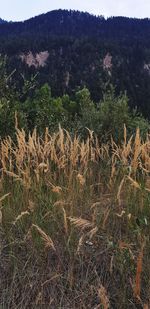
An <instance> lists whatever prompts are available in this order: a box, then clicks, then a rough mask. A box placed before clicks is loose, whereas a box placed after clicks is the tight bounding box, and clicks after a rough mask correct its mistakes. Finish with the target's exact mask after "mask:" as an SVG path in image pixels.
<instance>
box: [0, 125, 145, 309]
mask: <svg viewBox="0 0 150 309" xmlns="http://www.w3.org/2000/svg"><path fill="white" fill-rule="evenodd" d="M0 165H1V171H0V173H1V174H0V192H1V193H0V274H1V276H0V307H1V308H11V309H13V308H15V309H16V308H34V307H36V306H39V307H40V306H42V305H45V306H46V308H65V309H69V308H79V309H80V308H89V309H91V308H93V309H98V308H104V309H108V308H113V309H115V308H117V309H119V308H120V309H123V308H124V309H126V308H144V309H148V308H149V306H150V269H149V263H150V239H149V237H150V236H149V235H150V138H149V135H147V138H146V139H145V140H141V138H140V132H139V129H137V131H136V134H135V135H134V136H132V137H131V138H130V139H128V140H127V133H126V128H124V140H123V142H122V143H120V144H115V142H114V141H113V139H110V141H109V142H108V143H107V144H100V143H99V140H98V139H97V137H96V136H95V135H94V133H93V132H91V131H89V137H88V138H87V139H86V140H81V139H80V137H79V136H74V137H72V136H70V134H69V132H67V131H66V130H63V129H61V128H59V131H58V132H57V133H54V134H52V135H50V133H49V132H48V130H46V132H45V136H44V138H42V139H41V138H40V137H39V136H38V134H37V132H36V130H34V131H33V133H32V134H29V136H26V134H25V132H24V131H23V130H19V129H17V132H16V142H14V141H13V140H12V139H11V138H10V137H7V138H5V139H4V140H2V141H1V145H0Z"/></svg>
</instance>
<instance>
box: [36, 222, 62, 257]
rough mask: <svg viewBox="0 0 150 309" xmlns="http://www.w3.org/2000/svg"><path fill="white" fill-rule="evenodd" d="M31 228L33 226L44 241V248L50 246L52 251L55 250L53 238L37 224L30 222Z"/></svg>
mask: <svg viewBox="0 0 150 309" xmlns="http://www.w3.org/2000/svg"><path fill="white" fill-rule="evenodd" d="M32 228H34V229H35V230H36V231H37V232H38V233H39V234H40V236H41V238H42V239H43V241H44V243H45V247H46V248H51V249H52V250H53V251H56V248H55V246H54V243H53V240H52V239H51V237H50V236H49V235H47V234H46V233H45V232H44V231H43V230H42V229H41V228H40V227H39V226H38V225H36V224H32Z"/></svg>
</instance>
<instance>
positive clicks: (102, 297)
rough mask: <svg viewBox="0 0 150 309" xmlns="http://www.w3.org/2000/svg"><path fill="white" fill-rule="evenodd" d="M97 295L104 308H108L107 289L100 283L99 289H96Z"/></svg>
mask: <svg viewBox="0 0 150 309" xmlns="http://www.w3.org/2000/svg"><path fill="white" fill-rule="evenodd" d="M98 297H99V300H100V304H101V305H102V306H103V308H104V309H109V308H110V301H109V298H108V294H107V291H106V289H105V287H104V286H103V285H102V284H101V285H100V287H99V289H98Z"/></svg>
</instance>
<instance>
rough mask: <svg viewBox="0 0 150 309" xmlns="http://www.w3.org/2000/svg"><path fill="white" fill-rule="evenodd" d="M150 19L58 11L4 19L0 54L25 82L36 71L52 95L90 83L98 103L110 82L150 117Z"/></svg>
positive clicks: (37, 78) (21, 80) (1, 29)
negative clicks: (28, 17) (8, 20)
mask: <svg viewBox="0 0 150 309" xmlns="http://www.w3.org/2000/svg"><path fill="white" fill-rule="evenodd" d="M149 37H150V20H149V19H141V20H140V19H131V18H126V17H110V18H108V19H105V18H104V17H103V16H99V17H96V16H93V15H90V14H88V13H82V12H78V11H67V10H58V11H52V12H49V13H47V14H42V15H40V16H37V17H34V18H31V19H29V20H27V21H24V22H13V23H12V22H10V23H7V22H4V23H2V24H0V53H1V54H2V55H5V56H6V55H7V65H8V73H9V74H11V72H13V70H14V69H15V72H14V74H13V75H12V79H15V80H16V81H17V83H18V88H19V87H21V86H22V83H23V79H24V78H27V79H29V78H31V76H35V75H36V81H37V83H38V84H39V86H42V85H43V84H45V83H48V85H49V86H50V88H51V92H52V95H53V96H55V97H56V96H62V95H64V94H66V93H67V94H69V95H74V94H75V92H76V91H78V90H80V89H82V88H83V87H87V88H88V89H89V91H90V93H91V97H92V99H93V100H94V101H95V102H99V100H100V99H102V96H103V91H104V90H105V89H106V87H107V85H108V84H110V83H111V84H113V85H114V86H115V92H116V94H119V93H120V91H122V92H123V93H124V92H125V91H126V93H127V96H128V97H129V104H130V106H131V107H136V106H137V108H138V110H139V111H140V112H142V113H143V115H144V116H146V117H149V118H150V104H149V97H150V40H149Z"/></svg>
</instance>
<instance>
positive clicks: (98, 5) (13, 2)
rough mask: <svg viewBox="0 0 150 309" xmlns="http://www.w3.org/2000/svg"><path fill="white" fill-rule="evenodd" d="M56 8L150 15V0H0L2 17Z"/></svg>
mask: <svg viewBox="0 0 150 309" xmlns="http://www.w3.org/2000/svg"><path fill="white" fill-rule="evenodd" d="M55 9H74V10H79V11H86V12H89V13H92V14H94V15H104V16H105V17H109V16H128V17H138V18H145V17H150V0H0V17H1V18H3V19H5V20H12V21H20V20H25V19H28V18H30V17H33V16H36V15H39V14H41V13H46V12H48V11H51V10H55Z"/></svg>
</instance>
